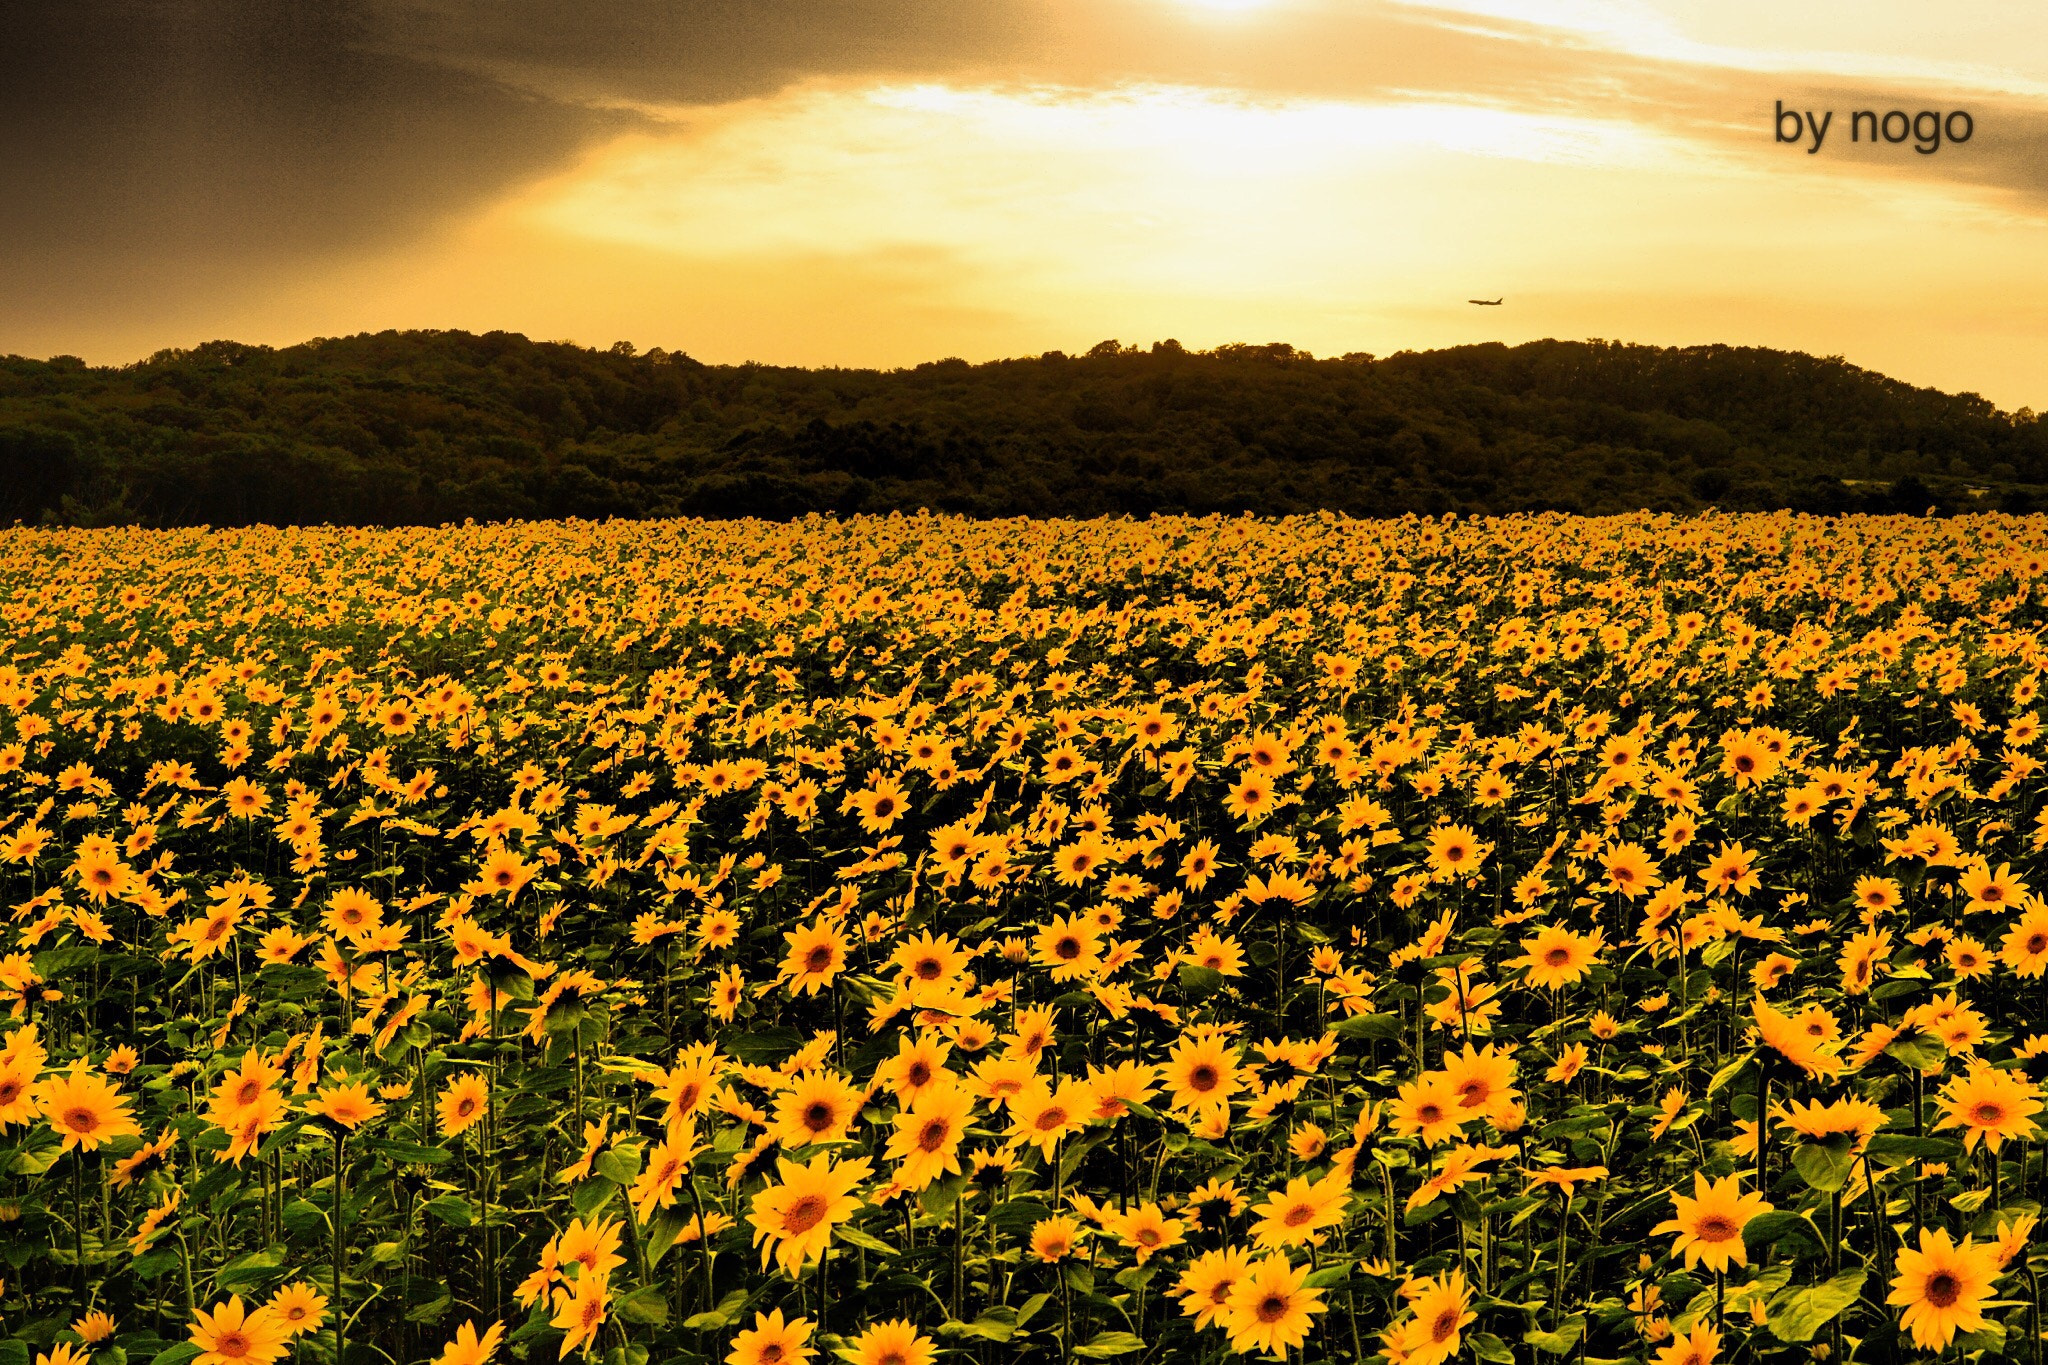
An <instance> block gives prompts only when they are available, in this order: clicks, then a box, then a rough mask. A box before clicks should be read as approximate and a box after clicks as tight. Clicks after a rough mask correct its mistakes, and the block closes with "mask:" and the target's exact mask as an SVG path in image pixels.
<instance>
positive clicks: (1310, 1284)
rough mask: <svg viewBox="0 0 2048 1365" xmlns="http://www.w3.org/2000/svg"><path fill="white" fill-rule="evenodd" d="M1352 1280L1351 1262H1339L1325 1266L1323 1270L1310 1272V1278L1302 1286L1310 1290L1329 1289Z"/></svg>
mask: <svg viewBox="0 0 2048 1365" xmlns="http://www.w3.org/2000/svg"><path fill="white" fill-rule="evenodd" d="M1350 1278H1351V1262H1350V1261H1338V1262H1336V1263H1334V1264H1332V1265H1326V1266H1324V1267H1323V1268H1322V1269H1321V1270H1312V1271H1310V1272H1309V1276H1308V1278H1307V1279H1305V1280H1303V1281H1302V1284H1303V1286H1305V1287H1306V1288H1309V1289H1329V1288H1331V1287H1332V1286H1334V1285H1340V1284H1342V1283H1344V1281H1346V1280H1348V1279H1350Z"/></svg>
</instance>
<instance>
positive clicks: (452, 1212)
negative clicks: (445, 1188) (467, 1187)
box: [420, 1194, 476, 1228]
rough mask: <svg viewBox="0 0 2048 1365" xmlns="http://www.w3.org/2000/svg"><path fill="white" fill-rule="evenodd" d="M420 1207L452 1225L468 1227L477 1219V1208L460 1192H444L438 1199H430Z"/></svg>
mask: <svg viewBox="0 0 2048 1365" xmlns="http://www.w3.org/2000/svg"><path fill="white" fill-rule="evenodd" d="M420 1208H421V1209H422V1210H424V1211H425V1212H427V1213H431V1214H433V1215H434V1217H436V1218H438V1219H440V1220H441V1221H442V1222H444V1223H446V1224H448V1226H450V1227H455V1228H466V1227H468V1226H469V1225H470V1224H471V1223H474V1222H475V1221H476V1210H475V1209H472V1208H471V1207H470V1206H469V1201H468V1200H467V1199H464V1198H463V1197H462V1196H461V1195H459V1194H444V1195H441V1196H440V1197H439V1198H437V1199H429V1200H428V1201H427V1202H426V1203H424V1204H422V1205H420Z"/></svg>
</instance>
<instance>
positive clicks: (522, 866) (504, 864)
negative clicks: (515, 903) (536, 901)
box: [471, 844, 536, 901]
mask: <svg viewBox="0 0 2048 1365" xmlns="http://www.w3.org/2000/svg"><path fill="white" fill-rule="evenodd" d="M535 873H536V869H535V868H534V867H533V865H532V864H530V863H528V862H527V861H526V859H524V858H522V857H520V856H519V855H518V854H517V853H514V852H513V851H512V850H511V849H509V848H506V847H505V846H504V845H502V844H500V845H498V846H497V847H495V848H493V849H491V851H490V852H489V853H487V854H486V855H485V856H484V865H483V866H482V867H481V868H479V869H478V870H477V874H476V880H475V881H474V882H473V883H471V886H473V887H474V888H475V889H476V890H477V891H478V892H480V893H483V894H486V895H490V894H501V895H503V896H504V897H505V898H506V900H508V901H509V900H511V899H512V898H513V897H515V896H517V895H518V894H519V890H520V888H521V887H523V886H525V885H526V884H527V883H528V882H530V881H532V880H533V878H534V876H535Z"/></svg>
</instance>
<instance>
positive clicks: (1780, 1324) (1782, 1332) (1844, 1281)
mask: <svg viewBox="0 0 2048 1365" xmlns="http://www.w3.org/2000/svg"><path fill="white" fill-rule="evenodd" d="M1866 1273H1867V1272H1865V1271H1862V1270H1845V1271H1843V1272H1842V1273H1841V1274H1839V1275H1837V1276H1835V1277H1834V1278H1833V1279H1831V1280H1828V1281H1827V1282H1825V1283H1823V1284H1814V1285H1804V1286H1801V1287H1800V1288H1798V1289H1788V1290H1785V1291H1784V1292H1782V1293H1780V1294H1779V1295H1778V1296H1777V1297H1775V1298H1773V1299H1772V1300H1771V1304H1770V1308H1769V1310H1768V1313H1769V1316H1768V1318H1767V1319H1766V1323H1767V1325H1768V1326H1769V1327H1770V1329H1771V1335H1772V1336H1774V1337H1776V1338H1777V1339H1778V1340H1780V1341H1790V1342H1799V1341H1811V1340H1813V1334H1814V1333H1816V1332H1818V1331H1819V1330H1820V1329H1821V1328H1823V1327H1825V1326H1826V1325H1827V1324H1828V1323H1829V1322H1832V1321H1833V1320H1834V1319H1835V1317H1836V1316H1837V1315H1838V1314H1840V1313H1841V1311H1842V1310H1843V1309H1845V1308H1847V1307H1848V1306H1849V1305H1850V1304H1852V1303H1854V1302H1856V1300H1857V1298H1858V1297H1860V1296H1861V1295H1862V1293H1863V1281H1864V1278H1865V1276H1866Z"/></svg>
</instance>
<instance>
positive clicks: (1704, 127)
mask: <svg viewBox="0 0 2048 1365" xmlns="http://www.w3.org/2000/svg"><path fill="white" fill-rule="evenodd" d="M41 8H42V9H43V10H45V11H47V12H46V13H42V14H37V15H33V16H28V17H24V18H21V19H19V20H10V24H12V25H15V26H16V27H17V28H18V30H19V31H18V32H17V33H16V34H15V35H14V36H15V37H16V38H17V39H19V40H20V41H17V42H14V43H11V44H8V45H6V46H7V47H8V50H9V54H10V55H5V56H0V87H4V89H5V93H4V94H0V103H4V105H5V111H4V112H5V118H4V120H0V125H4V131H0V352H13V353H18V354H26V355H37V356H42V355H50V354H54V353H60V352H65V353H71V354H76V355H80V356H83V357H84V358H86V359H87V360H89V361H92V362H95V363H120V362H127V361H131V360H134V359H138V358H140V357H142V356H145V355H147V354H148V353H150V352H151V351H154V350H156V349H158V348H160V347H166V346H187V345H192V344H194V343H196V342H199V341H202V340H206V339H210V338H215V337H232V338H235V339H238V340H243V341H254V342H266V343H271V344H278V345H283V344H289V343H292V342H295V341H299V340H303V339H306V338H308V337H311V336H316V335H334V334H338V333H346V332H354V331H362V330H377V329H382V328H386V327H460V328H466V329H471V330H479V331H480V330H488V329H492V328H505V329H510V330H515V331H521V332H525V333H527V334H529V335H531V336H535V337H539V338H549V339H555V338H560V339H570V340H575V341H578V342H582V343H585V344H590V345H608V344H610V343H611V342H613V341H617V340H628V341H631V342H634V343H635V344H637V345H639V346H641V347H651V346H657V345H659V346H664V347H668V348H670V349H674V350H684V351H687V352H689V353H690V354H691V355H693V356H696V357H697V358H699V359H701V360H706V361H712V362H720V361H741V360H749V359H752V360H760V361H765V362H771V363H791V364H806V365H851V366H884V367H886V366H896V365H906V364H914V363H916V362H918V361H921V360H929V359H934V358H938V357H941V356H949V355H957V356H963V357H966V358H968V359H971V360H980V359H988V358H993V357H998V356H1008V355H1024V354H1036V353H1037V352H1039V351H1043V350H1047V349H1051V348H1055V347H1057V348H1061V349H1066V350H1080V349H1085V348H1086V347H1087V346H1089V345H1091V344H1092V343H1094V342H1096V341H1098V340H1101V339H1103V338H1105V337H1117V338H1121V339H1122V340H1124V341H1125V342H1127V343H1129V342H1137V343H1141V344H1142V343H1147V342H1150V341H1152V340H1155V339H1158V338H1163V337H1168V336H1171V337H1176V338H1178V339H1179V340H1180V341H1181V342H1183V343H1184V344H1186V345H1188V346H1190V347H1206V346H1212V345H1215V344H1218V343H1221V342H1227V341H1251V342H1264V341H1288V342H1292V343H1293V344H1295V345H1297V346H1300V347H1303V348H1306V349H1308V350H1311V351H1315V352H1317V353H1318V354H1323V353H1341V352H1345V351H1361V350H1362V351H1372V352H1376V353H1382V354H1383V353H1386V352H1389V351H1394V350H1398V349H1402V348H1418V349H1419V348H1427V347H1434V346H1442V345H1448V344H1455V343H1461V342H1469V341H1479V340H1505V341H1510V342H1512V341H1519V340H1526V339H1530V338H1536V337H1545V336H1555V337H1565V338H1578V337H1593V336H1598V337H1606V338H1611V339H1620V340H1630V341H1645V342H1657V343H1664V344H1686V343H1697V342H1712V341H1724V342H1730V343H1737V344H1758V345H1768V346H1778V347H1787V348H1794V349H1800V350H1807V351H1813V352H1816V353H1821V354H1839V355H1843V356H1845V357H1847V358H1848V359H1849V360H1851V361H1852V362H1854V363H1857V364H1860V365H1865V366H1868V367H1871V368H1873V369H1878V370H1882V371H1884V372H1886V373H1889V374H1893V375H1896V376H1897V377H1899V378H1902V379H1906V380H1909V381H1912V382H1914V383H1920V384H1930V385H1935V386H1938V387H1942V388H1947V389H1967V390H1974V391H1976V392H1979V393H1982V394H1984V395H1985V396H1987V397H1989V398H1991V399H1993V400H1994V401H1996V402H1998V403H1999V404H2000V405H2001V406H2004V407H2007V408H2017V407H2019V406H2022V405H2028V406H2032V407H2035V408H2043V407H2048V9H2043V8H2041V7H2039V6H2035V5H2031V4H2025V3H2020V2H2019V0H2004V2H2002V3H1984V2H1983V0H1952V2H1951V3H1946V4H1943V5H1939V6H1937V5H1929V4H1925V3H1917V4H1903V3H1889V2H1888V0H1858V2H1857V3H1847V2H1842V3H1798V4H1793V3H1785V2H1784V0H1773V2H1772V3H1761V2H1760V0H1717V3H1715V4H1712V5H1708V4H1697V3H1678V0H1554V2H1552V3H1512V2H1511V0H1455V2H1449V3H1437V4H1425V3H1406V2H1402V3H1392V2H1389V3H1375V2H1372V0H971V2H968V0H891V2H890V3H882V2H881V0H815V3H806V4H780V3H768V2H766V0H751V2H749V0H722V2H720V3H709V2H707V0H625V2H624V3H568V2H567V0H489V2H488V3H485V2H484V0H356V2H355V3H344V4H340V5H338V6H335V7H323V8H322V14H321V17H320V18H319V19H317V20H312V19H306V18H303V17H292V16H285V15H283V10H284V9H285V8H286V7H279V6H275V5H274V4H270V3H262V4H258V3H253V0H247V2H240V3H227V2H225V0H195V3H193V4H191V5H185V6H169V7H167V6H155V5H146V4H144V3H142V2H141V0H129V2H128V3H107V2H103V0H86V2H85V3H81V4H79V5H76V6H45V7H41ZM1780 99H1782V100H1784V101H1785V102H1786V103H1787V104H1788V105H1791V106H1793V107H1795V108H1799V109H1812V110H1814V111H1816V112H1818V111H1822V110H1833V111H1834V114H1835V119H1834V123H1833V125H1832V126H1831V128H1830V130H1829V134H1828V137H1827V140H1826V141H1825V142H1824V144H1823V145H1822V148H1821V150H1820V151H1819V152H1818V153H1817V154H1809V153H1808V152H1807V151H1805V150H1804V145H1800V146H1787V145H1779V144H1776V143H1774V141H1773V140H1772V120H1771V114H1772V110H1773V104H1774V101H1776V100H1780ZM1863 108H1868V109H1874V110H1878V111H1884V110H1888V109H1893V108H1898V109H1902V110H1905V111H1907V112H1917V111H1919V110H1922V109H1934V110H1940V111H1944V112H1946V111H1950V110H1955V109H1965V110H1968V111H1969V112H1970V114H1971V115H1972V117H1973V119H1974V124H1975V133H1974V135H1973V137H1972V138H1971V140H1970V141H1969V142H1968V143H1967V144H1963V145H1946V146H1943V147H1942V148H1941V149H1940V150H1939V151H1938V152H1935V153H1934V154H1932V155H1922V154H1919V153H1917V152H1915V151H1914V150H1913V146H1912V144H1911V143H1910V142H1909V143H1907V144H1904V145H1898V146H1892V145H1880V146H1877V147H1872V146H1870V145H1869V144H1868V142H1867V140H1866V141H1865V142H1864V143H1863V144H1860V145H1852V144H1850V143H1849V141H1848V136H1849V129H1848V126H1847V125H1848V118H1849V113H1850V111H1852V110H1854V109H1863ZM1474 297H1484V298H1494V297H1504V298H1505V299H1506V303H1505V304H1504V305H1503V306H1502V307H1500V308H1486V309H1482V308H1475V307H1472V306H1471V305H1469V304H1467V303H1466V302H1465V300H1466V299H1468V298H1474Z"/></svg>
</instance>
